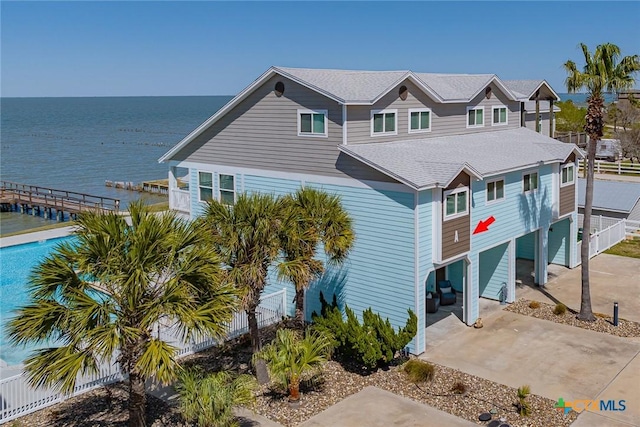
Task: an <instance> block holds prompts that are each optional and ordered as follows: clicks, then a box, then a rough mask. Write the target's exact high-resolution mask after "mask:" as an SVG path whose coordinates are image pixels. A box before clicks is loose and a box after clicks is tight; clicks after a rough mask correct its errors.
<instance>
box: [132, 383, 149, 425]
mask: <svg viewBox="0 0 640 427" xmlns="http://www.w3.org/2000/svg"><path fill="white" fill-rule="evenodd" d="M146 403H147V395H146V391H145V386H144V378H142V376H141V375H140V374H139V373H137V372H129V427H145V426H146V425H147V423H146V420H145V407H146Z"/></svg>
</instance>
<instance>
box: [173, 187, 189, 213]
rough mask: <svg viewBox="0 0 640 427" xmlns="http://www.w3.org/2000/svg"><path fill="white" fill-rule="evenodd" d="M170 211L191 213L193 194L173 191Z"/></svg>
mask: <svg viewBox="0 0 640 427" xmlns="http://www.w3.org/2000/svg"><path fill="white" fill-rule="evenodd" d="M169 209H173V210H177V211H181V212H190V211H191V194H190V193H189V191H188V190H179V189H177V188H172V189H171V195H170V197H169Z"/></svg>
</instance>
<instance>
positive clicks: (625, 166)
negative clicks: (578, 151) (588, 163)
mask: <svg viewBox="0 0 640 427" xmlns="http://www.w3.org/2000/svg"><path fill="white" fill-rule="evenodd" d="M578 163H579V166H578V167H579V169H580V171H582V168H583V162H578ZM593 168H594V171H595V173H614V174H617V175H622V174H625V175H640V163H630V162H621V161H620V162H606V161H604V160H596V162H595V163H594V164H593Z"/></svg>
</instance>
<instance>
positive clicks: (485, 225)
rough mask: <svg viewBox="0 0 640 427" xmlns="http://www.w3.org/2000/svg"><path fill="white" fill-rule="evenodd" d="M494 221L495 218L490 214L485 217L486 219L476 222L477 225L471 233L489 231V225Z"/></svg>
mask: <svg viewBox="0 0 640 427" xmlns="http://www.w3.org/2000/svg"><path fill="white" fill-rule="evenodd" d="M494 222H496V219H495V218H494V217H493V215H491V216H490V217H489V218H487V220H486V221H482V220H480V222H479V223H478V226H477V227H476V229H475V230H473V234H478V233H483V232H485V231H489V226H490V225H491V224H493V223H494Z"/></svg>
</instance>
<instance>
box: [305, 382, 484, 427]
mask: <svg viewBox="0 0 640 427" xmlns="http://www.w3.org/2000/svg"><path fill="white" fill-rule="evenodd" d="M475 425H476V424H475V423H472V422H471V421H467V420H465V419H462V418H458V417H456V416H454V415H451V414H448V413H446V412H443V411H440V410H438V409H435V408H432V407H430V406H428V405H423V404H420V403H417V402H414V401H413V400H411V399H408V398H406V397H402V396H398V395H396V394H393V393H390V392H388V391H385V390H381V389H379V388H376V387H367V388H365V389H363V390H361V391H360V392H358V393H356V394H353V395H351V396H349V397H347V398H346V399H344V400H342V401H340V402H338V403H337V404H335V405H333V406H331V407H330V408H328V409H326V410H324V411H323V412H321V413H319V414H318V415H316V416H314V417H312V418H310V419H308V420H307V421H305V422H303V423H302V424H300V426H301V427H332V426H341V427H361V426H367V427H386V426H402V427H414V426H415V427H418V426H421V427H429V426H433V427H440V426H449V427H467V426H468V427H471V426H475Z"/></svg>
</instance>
